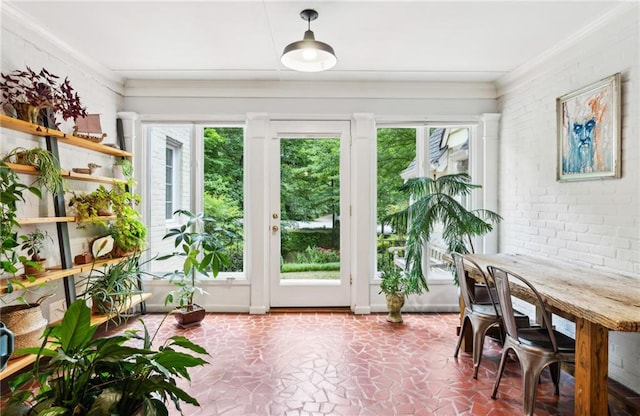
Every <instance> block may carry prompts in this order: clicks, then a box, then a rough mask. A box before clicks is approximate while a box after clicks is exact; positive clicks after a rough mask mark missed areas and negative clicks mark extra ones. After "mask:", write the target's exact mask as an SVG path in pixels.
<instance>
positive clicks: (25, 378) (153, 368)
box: [3, 300, 207, 416]
mask: <svg viewBox="0 0 640 416" xmlns="http://www.w3.org/2000/svg"><path fill="white" fill-rule="evenodd" d="M90 318H91V312H90V310H89V308H88V307H87V306H86V304H85V302H84V301H83V300H77V301H75V302H74V303H73V304H71V306H69V309H67V311H66V313H65V315H64V318H63V319H62V322H61V323H60V324H59V325H55V326H53V327H50V328H48V329H47V331H46V332H45V336H44V339H45V340H48V341H49V343H50V344H49V345H47V343H46V341H44V342H43V345H42V347H40V348H26V349H23V350H21V351H20V352H21V353H31V354H37V356H38V357H37V358H38V359H37V360H36V362H35V364H34V367H33V370H32V371H31V372H28V373H25V374H22V375H20V376H18V377H17V378H16V379H14V380H13V381H12V382H11V384H10V387H11V390H12V396H11V398H10V399H9V402H8V405H7V407H6V408H5V409H4V410H3V415H7V416H11V415H39V416H55V415H69V416H72V415H88V416H103V415H104V416H111V415H133V414H136V412H137V411H138V410H139V409H140V408H142V409H143V414H144V415H145V416H151V415H167V414H168V409H167V404H168V402H169V400H170V401H172V402H173V404H174V405H175V407H176V408H177V409H178V410H180V411H181V408H180V404H181V403H182V402H185V403H189V404H192V405H196V406H199V403H198V401H197V400H196V399H195V398H194V397H192V396H191V395H189V394H188V393H187V392H186V391H184V390H183V389H181V388H180V387H178V386H177V380H178V379H181V378H184V379H186V380H190V377H189V372H188V370H189V368H192V367H196V366H201V365H204V364H206V363H207V362H206V361H205V360H204V359H202V358H200V357H197V356H194V355H192V354H191V353H190V352H194V353H197V354H207V352H206V350H205V349H204V348H202V347H200V346H199V345H197V344H194V343H192V342H191V341H189V340H188V339H187V338H185V337H182V336H173V337H171V338H169V339H168V340H167V341H166V342H165V343H164V344H163V345H162V346H160V347H159V348H158V349H157V350H154V349H153V346H152V343H153V341H154V338H155V336H154V337H151V336H150V335H149V332H148V331H147V328H146V326H145V325H144V322H143V321H142V320H141V322H142V324H143V328H144V330H143V331H142V334H140V333H139V331H126V332H125V333H124V334H122V335H115V336H111V337H98V338H96V339H94V336H95V333H96V330H97V328H98V326H96V325H91V320H90ZM129 341H136V342H137V343H139V344H141V347H135V346H132V345H131V344H128V342H129ZM176 347H179V348H181V349H183V350H178V349H176ZM185 351H189V352H185ZM42 357H48V358H50V360H49V361H47V362H46V363H45V362H44V361H40V358H42ZM34 380H35V381H36V382H37V383H38V385H39V388H38V389H37V390H35V391H34V389H33V384H32V383H33V381H34Z"/></svg>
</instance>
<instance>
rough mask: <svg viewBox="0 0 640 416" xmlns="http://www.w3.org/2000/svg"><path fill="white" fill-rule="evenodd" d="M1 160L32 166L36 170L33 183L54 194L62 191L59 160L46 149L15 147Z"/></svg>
mask: <svg viewBox="0 0 640 416" xmlns="http://www.w3.org/2000/svg"><path fill="white" fill-rule="evenodd" d="M3 161H4V162H10V163H17V164H21V165H28V166H33V167H34V168H36V169H37V170H38V178H37V179H36V182H35V183H34V185H36V186H43V187H44V188H45V189H47V190H48V191H49V192H51V193H52V194H54V195H55V194H59V193H60V192H62V185H63V184H62V174H61V171H60V162H59V161H58V158H56V157H55V156H54V155H53V154H51V152H49V151H48V150H47V149H43V148H41V147H35V148H33V149H25V148H24V147H16V148H15V149H12V150H11V151H10V152H9V153H8V154H7V155H6V156H5V157H4V159H3Z"/></svg>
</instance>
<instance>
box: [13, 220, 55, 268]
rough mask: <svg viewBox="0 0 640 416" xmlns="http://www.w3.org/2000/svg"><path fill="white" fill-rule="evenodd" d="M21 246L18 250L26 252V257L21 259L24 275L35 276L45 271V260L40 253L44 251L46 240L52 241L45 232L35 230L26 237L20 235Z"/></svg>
mask: <svg viewBox="0 0 640 416" xmlns="http://www.w3.org/2000/svg"><path fill="white" fill-rule="evenodd" d="M20 239H21V240H22V245H21V246H20V248H21V249H22V250H26V251H27V257H23V259H22V260H23V265H24V274H25V275H27V276H37V275H38V274H42V273H44V272H45V271H46V269H45V265H46V264H47V259H45V258H42V257H41V256H40V254H41V251H42V250H43V249H44V244H45V241H46V240H47V239H48V240H50V241H51V242H53V239H52V238H51V237H50V236H49V234H48V233H47V232H46V231H42V230H40V229H36V230H35V231H34V232H32V233H29V234H27V235H21V236H20Z"/></svg>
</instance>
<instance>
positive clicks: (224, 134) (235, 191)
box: [202, 126, 244, 273]
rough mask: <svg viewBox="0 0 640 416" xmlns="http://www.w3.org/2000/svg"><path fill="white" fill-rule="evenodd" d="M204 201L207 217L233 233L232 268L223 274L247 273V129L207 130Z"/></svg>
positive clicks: (230, 245) (230, 244) (230, 247)
mask: <svg viewBox="0 0 640 416" xmlns="http://www.w3.org/2000/svg"><path fill="white" fill-rule="evenodd" d="M203 157H204V164H203V165H204V175H203V176H204V180H203V189H202V193H203V201H204V213H205V215H207V216H209V217H212V218H215V220H216V225H218V226H219V227H222V228H224V229H226V230H229V231H232V232H233V233H234V235H235V237H233V238H230V239H229V240H228V241H227V243H226V248H227V255H228V257H229V265H228V266H226V267H224V268H223V269H222V271H223V272H228V273H232V272H242V271H243V270H244V241H243V235H244V129H243V128H242V127H223V126H214V127H209V126H208V127H205V128H204V156H203Z"/></svg>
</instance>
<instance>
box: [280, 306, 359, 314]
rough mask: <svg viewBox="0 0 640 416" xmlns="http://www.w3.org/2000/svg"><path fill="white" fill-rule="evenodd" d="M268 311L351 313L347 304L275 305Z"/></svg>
mask: <svg viewBox="0 0 640 416" xmlns="http://www.w3.org/2000/svg"><path fill="white" fill-rule="evenodd" d="M269 313H348V314H350V313H351V308H350V307H348V306H338V307H335V306H331V307H324V306H323V307H299V306H296V307H277V308H270V309H269Z"/></svg>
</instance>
